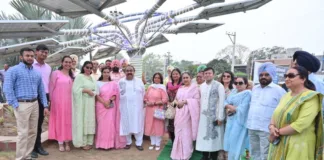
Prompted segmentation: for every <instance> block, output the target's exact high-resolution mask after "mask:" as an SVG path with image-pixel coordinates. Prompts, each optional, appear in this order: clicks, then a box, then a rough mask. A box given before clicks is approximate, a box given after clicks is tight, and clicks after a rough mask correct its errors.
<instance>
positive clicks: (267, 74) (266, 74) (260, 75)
mask: <svg viewBox="0 0 324 160" xmlns="http://www.w3.org/2000/svg"><path fill="white" fill-rule="evenodd" d="M263 76H264V77H269V76H270V74H269V73H265V74H259V77H263Z"/></svg>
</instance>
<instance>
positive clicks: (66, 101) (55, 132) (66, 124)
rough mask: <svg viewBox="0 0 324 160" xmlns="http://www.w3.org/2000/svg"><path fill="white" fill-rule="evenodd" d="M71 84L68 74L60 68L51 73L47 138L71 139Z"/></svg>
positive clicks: (60, 140) (61, 140)
mask: <svg viewBox="0 0 324 160" xmlns="http://www.w3.org/2000/svg"><path fill="white" fill-rule="evenodd" d="M72 84H73V81H72V79H71V78H70V76H69V75H65V74H63V73H62V72H61V71H60V70H57V71H54V72H53V73H52V75H51V78H50V84H49V97H50V100H51V112H50V117H49V125H48V139H54V140H57V141H59V142H63V141H71V140H72Z"/></svg>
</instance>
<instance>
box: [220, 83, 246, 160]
mask: <svg viewBox="0 0 324 160" xmlns="http://www.w3.org/2000/svg"><path fill="white" fill-rule="evenodd" d="M250 101H251V91H249V90H245V91H242V92H239V93H237V90H236V89H234V90H232V93H231V94H230V95H229V97H228V98H227V99H226V101H225V103H224V106H226V105H233V106H235V107H236V113H235V114H233V115H232V116H227V121H226V129H225V136H224V150H225V151H227V152H228V159H229V160H240V156H241V155H242V154H243V153H244V151H245V149H246V148H247V147H248V146H246V145H247V144H246V142H247V141H248V129H247V128H246V121H247V117H248V113H249V107H250Z"/></svg>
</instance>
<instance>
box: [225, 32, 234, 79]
mask: <svg viewBox="0 0 324 160" xmlns="http://www.w3.org/2000/svg"><path fill="white" fill-rule="evenodd" d="M226 34H227V35H228V37H229V38H230V40H231V41H232V44H233V53H232V66H231V71H232V72H233V73H234V66H235V45H236V32H233V33H231V32H226ZM232 37H233V38H232Z"/></svg>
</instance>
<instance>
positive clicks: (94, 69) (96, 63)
mask: <svg viewBox="0 0 324 160" xmlns="http://www.w3.org/2000/svg"><path fill="white" fill-rule="evenodd" d="M91 62H92V65H93V68H92V70H93V71H97V69H98V66H99V63H98V61H91Z"/></svg>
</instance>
